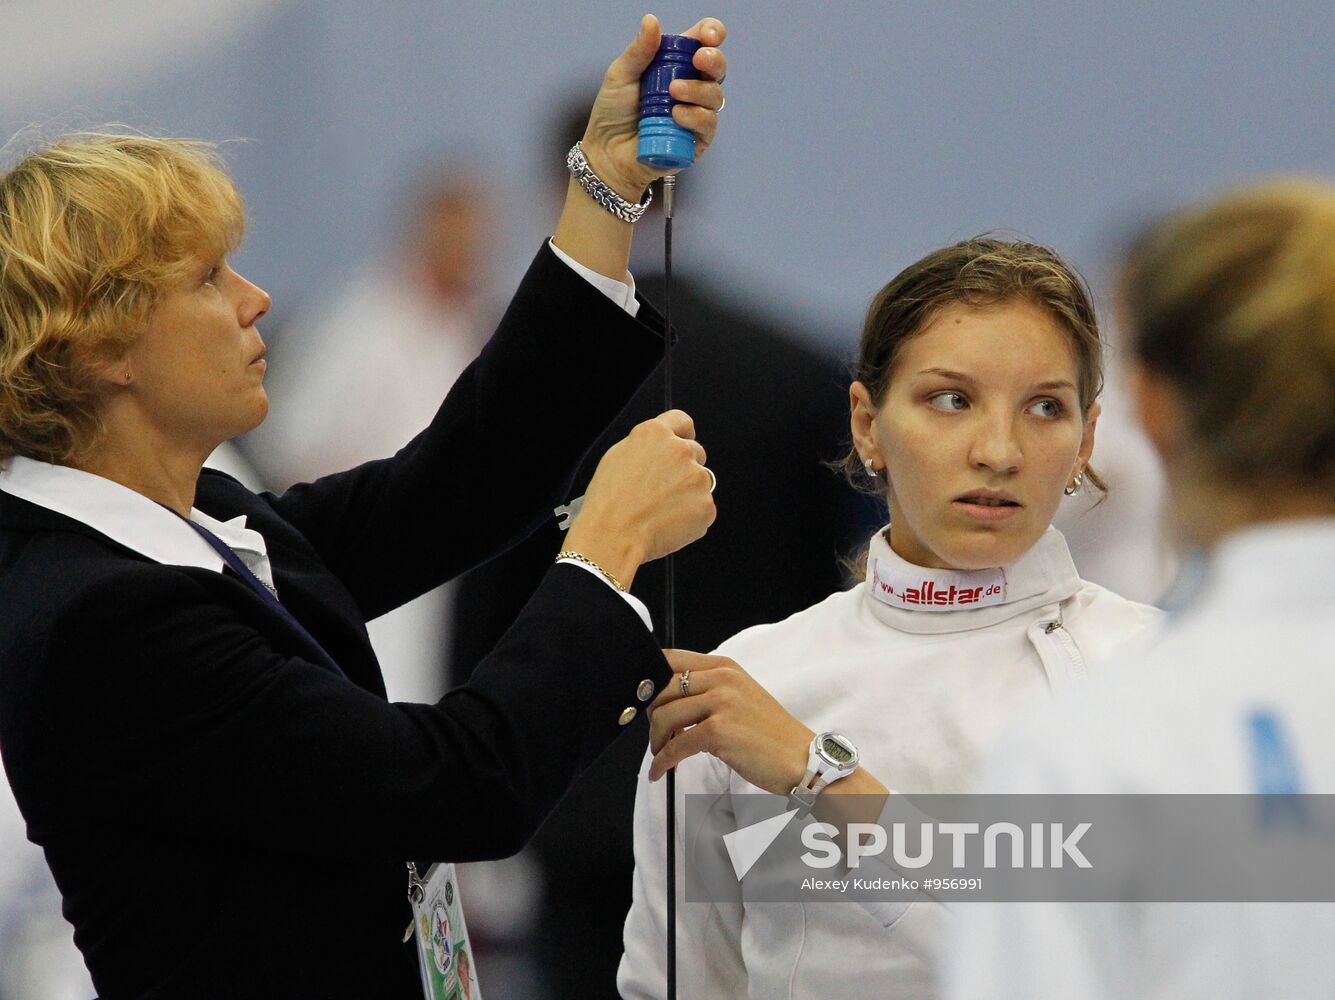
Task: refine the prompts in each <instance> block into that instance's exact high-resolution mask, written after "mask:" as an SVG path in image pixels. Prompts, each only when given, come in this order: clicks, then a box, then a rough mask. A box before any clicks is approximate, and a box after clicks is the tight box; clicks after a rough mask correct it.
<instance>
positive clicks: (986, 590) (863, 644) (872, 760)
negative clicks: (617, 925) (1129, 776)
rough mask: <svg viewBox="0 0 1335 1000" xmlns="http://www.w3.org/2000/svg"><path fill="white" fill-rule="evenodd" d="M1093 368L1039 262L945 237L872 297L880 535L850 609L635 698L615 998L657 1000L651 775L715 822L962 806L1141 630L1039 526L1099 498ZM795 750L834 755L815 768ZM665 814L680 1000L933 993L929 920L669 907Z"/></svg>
mask: <svg viewBox="0 0 1335 1000" xmlns="http://www.w3.org/2000/svg"><path fill="white" fill-rule="evenodd" d="M1101 365H1102V349H1101V342H1100V339H1099V335H1098V332H1097V328H1096V325H1095V317H1094V312H1093V309H1092V307H1091V305H1090V301H1089V297H1088V294H1087V292H1086V291H1085V289H1084V287H1083V285H1082V283H1081V281H1080V280H1079V278H1077V277H1076V276H1075V275H1074V274H1073V273H1072V271H1071V270H1070V269H1069V268H1068V267H1067V266H1066V265H1065V264H1064V263H1063V262H1062V261H1061V260H1060V258H1058V257H1057V255H1056V254H1054V253H1053V252H1052V251H1050V250H1048V249H1046V248H1044V247H1040V246H1035V245H1032V244H1025V243H1016V242H1008V241H1001V240H994V239H985V238H979V239H973V240H967V241H964V242H961V243H958V244H955V245H953V246H949V247H946V248H944V249H941V250H938V251H936V252H934V253H932V254H930V255H928V256H927V257H925V258H923V259H922V260H920V261H918V262H917V263H916V264H913V265H912V266H910V267H909V268H907V269H906V270H905V271H903V272H902V273H901V274H900V275H898V276H897V277H896V278H895V279H894V280H893V281H891V282H890V283H889V284H888V285H887V286H886V287H885V288H884V289H883V290H882V291H881V292H880V294H879V295H878V296H877V298H876V299H875V301H874V302H873V304H872V306H871V309H870V311H869V313H868V317H867V322H866V326H865V329H864V332H863V336H862V342H861V348H860V358H859V362H858V365H857V369H856V381H855V382H854V383H853V385H852V387H851V390H850V397H851V398H850V402H851V425H852V438H853V447H852V450H851V451H850V453H849V455H848V456H847V459H846V462H845V465H846V468H847V471H848V474H849V475H850V478H853V479H855V480H856V479H860V480H861V482H862V483H863V484H865V485H869V486H870V487H871V488H874V489H875V490H876V491H877V492H879V493H881V494H882V495H883V496H884V497H885V499H886V500H887V502H888V505H889V510H890V524H889V525H888V526H887V527H885V528H884V529H882V530H880V531H878V532H877V533H876V534H875V535H874V536H873V537H872V539H871V542H870V546H869V550H868V552H867V554H866V567H865V576H864V579H863V581H862V582H861V583H859V584H858V585H857V586H855V587H854V588H853V589H851V590H848V591H845V592H842V593H836V594H833V595H831V596H830V597H829V598H827V599H826V600H824V601H822V602H821V603H820V604H817V605H815V606H814V607H811V608H808V609H807V610H805V611H802V612H800V613H798V614H796V615H794V616H792V617H791V618H789V619H788V620H786V621H783V622H779V623H776V624H770V625H760V626H757V627H755V628H751V629H748V630H746V631H744V632H742V633H740V634H739V635H737V636H735V637H733V638H732V639H730V640H729V641H727V642H726V643H724V644H723V645H722V646H721V647H720V648H719V649H718V651H717V654H718V655H716V656H713V657H704V656H698V655H696V654H686V653H675V654H670V657H669V658H670V659H671V660H672V662H673V667H674V669H675V670H677V671H679V674H678V676H679V678H680V677H685V681H684V682H683V681H682V680H678V682H677V683H672V684H669V685H668V688H667V689H666V690H665V691H664V692H663V693H662V694H660V696H659V699H658V701H657V702H656V705H655V708H654V714H653V717H652V726H653V736H652V741H651V746H650V752H649V756H648V757H647V759H646V761H645V765H644V769H643V771H642V773H641V784H640V789H639V795H638V797H637V801H636V817H635V819H636V844H635V858H636V874H635V883H634V902H633V904H632V907H631V911H630V914H629V916H628V918H627V921H626V931H625V955H624V957H623V959H622V963H621V968H620V973H619V977H618V984H619V986H620V989H621V991H622V994H623V995H624V996H627V997H631V998H650V997H660V996H663V995H664V980H665V970H664V964H665V958H664V940H665V937H666V934H667V928H666V926H665V922H664V921H665V917H664V914H665V901H666V891H667V889H666V880H665V871H664V869H665V860H666V859H665V857H664V850H663V836H664V834H663V829H664V813H665V799H664V795H663V790H662V787H661V786H660V785H658V784H654V783H652V782H654V781H656V779H657V778H658V777H660V776H661V774H662V773H663V772H664V771H665V770H666V769H667V768H668V767H669V766H672V765H674V764H677V763H678V762H681V763H680V767H679V768H678V779H677V784H678V789H679V792H680V793H682V794H692V793H695V794H699V793H706V794H709V795H713V796H715V797H716V798H717V800H718V804H717V809H718V810H719V811H721V812H722V813H724V814H726V813H727V812H728V810H729V808H730V803H733V802H735V797H736V796H738V795H742V794H746V793H748V792H752V793H753V792H755V791H756V790H757V789H764V790H767V791H770V792H775V793H779V794H789V793H790V792H797V793H798V794H799V795H805V797H806V798H807V799H808V800H809V801H812V796H813V793H814V792H816V791H818V790H820V788H821V786H822V784H823V783H825V782H828V783H829V784H830V788H831V790H832V791H833V792H836V793H837V792H873V793H883V792H884V791H885V789H886V788H887V787H888V788H892V789H895V790H898V791H902V792H916V793H954V792H963V791H965V790H966V789H967V788H968V787H969V784H970V782H971V779H973V777H974V774H975V769H976V767H977V763H978V760H979V756H980V754H981V753H982V752H983V751H984V750H985V749H986V748H987V746H988V745H989V743H990V742H991V741H992V739H993V737H994V735H995V734H996V733H997V732H998V730H999V729H1000V728H1001V727H1002V726H1004V725H1005V724H1006V723H1007V721H1008V720H1010V719H1011V718H1012V717H1013V716H1014V715H1015V714H1016V713H1017V712H1019V711H1020V710H1021V709H1023V708H1024V707H1025V706H1027V705H1029V704H1031V703H1034V702H1037V701H1040V700H1042V699H1045V698H1047V697H1049V696H1051V695H1053V694H1054V693H1058V692H1061V691H1063V690H1064V689H1067V688H1069V687H1071V686H1072V685H1077V684H1079V683H1080V682H1081V681H1083V680H1084V679H1085V677H1086V676H1087V675H1088V674H1090V673H1093V672H1096V671H1097V670H1098V669H1099V663H1100V661H1101V660H1102V659H1104V657H1105V656H1106V655H1107V654H1109V653H1110V652H1111V651H1112V650H1113V649H1115V648H1116V647H1117V646H1119V645H1121V644H1123V643H1124V642H1126V641H1128V640H1130V639H1132V638H1134V637H1136V636H1137V635H1138V634H1140V633H1142V632H1144V631H1145V630H1146V629H1148V628H1150V627H1151V626H1152V625H1154V624H1155V622H1156V620H1157V619H1158V617H1159V613H1158V612H1157V611H1156V610H1155V609H1153V608H1149V607H1146V606H1144V605H1140V604H1135V603H1133V602H1131V601H1127V600H1125V599H1123V598H1120V597H1118V596H1117V595H1115V594H1112V593H1110V592H1108V591H1107V590H1104V589H1103V588H1101V587H1098V586H1096V585H1094V584H1091V583H1088V582H1085V581H1083V580H1081V579H1080V577H1079V575H1078V574H1077V572H1076V568H1075V566H1074V565H1073V564H1072V562H1071V557H1070V555H1069V553H1068V551H1067V547H1066V542H1065V540H1064V539H1063V537H1062V535H1061V534H1060V533H1059V532H1058V531H1057V530H1056V529H1055V528H1053V527H1052V526H1051V521H1052V517H1053V515H1054V513H1055V512H1056V510H1057V508H1058V506H1059V505H1060V503H1061V502H1062V498H1063V494H1064V493H1065V494H1067V495H1070V494H1073V493H1074V492H1075V491H1077V490H1079V489H1081V488H1084V489H1091V488H1092V489H1100V490H1101V489H1104V488H1105V487H1104V484H1103V483H1102V482H1101V481H1100V479H1099V478H1098V476H1097V475H1096V474H1095V473H1094V471H1093V470H1092V469H1091V468H1090V467H1089V460H1090V454H1091V452H1092V451H1093V447H1094V432H1095V425H1096V423H1097V419H1098V414H1099V404H1098V402H1097V401H1096V399H1097V396H1098V392H1099V388H1100V385H1101ZM776 500H777V498H776ZM801 529H802V526H801V525H793V530H794V531H800V530H801ZM775 544H782V539H776V540H775ZM687 670H689V671H690V673H689V674H686V673H685V671H687ZM762 688H763V690H762ZM766 691H767V692H768V694H765V692H766ZM781 706H782V707H781ZM799 720H800V721H799ZM687 727H691V728H687ZM816 734H821V736H822V737H823V739H822V741H820V742H817V743H816V745H817V746H819V745H820V744H821V743H824V744H825V745H826V746H827V747H828V748H829V750H831V751H832V752H833V754H834V758H835V759H834V760H832V761H830V762H827V763H826V764H825V765H823V766H821V765H820V763H819V760H818V755H816V754H814V753H810V748H811V747H812V746H813V738H814V737H815V736H816ZM828 734H833V735H832V736H828V738H826V737H827V735H828ZM852 747H855V748H856V750H857V753H858V755H859V758H860V759H859V766H858V767H857V768H856V769H855V770H853V771H852V773H851V774H846V773H845V772H846V771H847V767H846V766H843V767H841V766H839V760H838V759H837V758H839V757H841V756H842V757H845V758H846V757H847V756H848V755H849V751H850V750H851V748H852ZM701 750H705V751H708V753H700V751H701ZM693 755H694V756H693ZM809 756H810V757H811V760H812V761H813V762H816V763H817V765H818V766H816V767H815V768H812V769H809V768H808V763H809ZM688 757H689V759H686V758H688ZM813 771H814V772H816V773H815V774H813V773H812V772H813ZM873 775H874V777H873ZM799 786H804V787H802V788H799ZM830 795H831V791H826V792H823V793H822V798H823V799H825V801H826V802H829V801H830V799H829V796H830ZM677 819H678V824H679V826H680V829H679V836H678V839H677V846H678V852H679V858H678V869H679V871H680V872H681V873H682V874H681V875H680V876H679V884H678V897H679V902H678V911H677V912H678V967H679V983H680V995H681V996H682V997H684V998H689V1000H704V998H714V997H718V998H723V997H729V998H732V997H739V996H751V997H762V996H763V997H811V998H816V997H819V998H822V1000H828V998H831V997H835V998H857V1000H862V998H866V997H870V996H885V995H889V994H893V995H894V996H896V997H903V998H916V997H929V996H933V995H934V993H935V990H936V987H935V983H934V976H933V974H932V956H933V953H934V951H935V950H936V948H937V945H938V942H939V940H940V938H941V932H942V929H943V923H944V921H945V920H946V918H947V913H946V910H945V909H944V908H943V907H942V906H941V905H940V904H937V903H933V902H919V903H913V904H911V905H907V906H901V907H897V908H893V912H890V913H888V914H887V913H881V914H879V915H877V914H873V913H872V912H871V911H870V910H869V909H866V908H863V907H861V906H858V905H855V904H850V903H835V902H822V903H799V902H788V903H763V904H743V903H732V902H723V903H706V902H690V903H688V902H686V901H685V898H684V892H683V888H682V887H683V885H684V883H685V881H686V879H687V878H689V877H690V875H691V872H690V870H689V866H690V865H691V864H692V850H691V831H690V830H689V829H687V828H686V827H685V822H686V810H678V812H677Z"/></svg>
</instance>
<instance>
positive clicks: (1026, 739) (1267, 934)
mask: <svg viewBox="0 0 1335 1000" xmlns="http://www.w3.org/2000/svg"><path fill="white" fill-rule="evenodd" d="M1122 284H1123V294H1122V298H1123V301H1124V302H1125V309H1126V314H1127V320H1128V325H1129V327H1130V329H1131V332H1132V334H1133V346H1134V352H1135V364H1134V368H1133V372H1134V378H1133V384H1134V385H1135V388H1136V395H1137V401H1138V404H1137V405H1138V410H1139V415H1140V420H1141V423H1142V425H1143V426H1144V428H1145V430H1146V432H1147V434H1148V435H1149V438H1150V440H1151V441H1152V442H1153V443H1154V446H1155V448H1156V450H1157V451H1158V452H1159V454H1160V456H1161V457H1162V458H1163V461H1164V466H1165V468H1166V469H1167V470H1168V480H1169V494H1170V501H1171V502H1170V512H1171V521H1172V525H1173V528H1174V531H1175V533H1176V534H1177V535H1178V536H1179V537H1180V538H1181V539H1182V541H1183V542H1184V543H1185V544H1186V545H1188V546H1191V547H1193V548H1194V549H1196V550H1197V551H1198V552H1199V553H1200V554H1199V555H1198V557H1197V563H1196V569H1197V571H1196V573H1195V574H1193V580H1194V587H1193V588H1192V591H1191V593H1190V594H1189V595H1184V597H1183V600H1182V601H1181V607H1180V608H1179V610H1178V611H1177V613H1176V614H1175V615H1174V616H1173V617H1172V618H1171V619H1170V622H1169V625H1168V627H1167V629H1166V630H1165V633H1164V635H1163V638H1162V641H1161V642H1160V643H1159V644H1158V645H1157V646H1155V647H1154V648H1153V649H1152V650H1151V651H1150V652H1149V653H1147V654H1144V655H1141V656H1139V657H1137V661H1136V662H1134V663H1130V662H1128V663H1127V664H1126V668H1125V669H1122V670H1118V671H1117V672H1115V674H1114V675H1113V676H1112V677H1111V678H1109V680H1108V681H1107V683H1105V684H1100V685H1099V686H1098V687H1097V688H1095V689H1091V690H1090V691H1089V692H1087V693H1086V694H1084V695H1082V696H1081V697H1080V698H1079V699H1076V700H1073V701H1071V702H1068V703H1067V704H1065V705H1063V706H1060V708H1059V709H1054V710H1053V711H1052V712H1051V713H1048V714H1047V716H1046V717H1044V718H1041V719H1039V720H1031V724H1030V725H1029V726H1027V727H1022V728H1020V729H1018V730H1017V731H1016V732H1015V733H1014V734H1013V735H1012V736H1011V737H1009V738H1007V739H1005V740H1004V741H1003V743H1002V744H1001V746H1000V747H999V749H998V751H997V753H996V756H995V758H994V759H992V760H991V761H990V762H989V763H988V765H987V768H986V771H985V777H984V779H983V782H982V788H983V790H985V791H997V792H1036V793H1037V792H1055V793H1066V792H1071V793H1076V792H1079V793H1084V792H1098V793H1103V792H1112V793H1129V794H1137V793H1153V794H1174V793H1176V794H1183V793H1186V794H1200V793H1222V794H1249V793H1257V794H1267V793H1280V794H1293V793H1312V794H1321V795H1328V794H1331V793H1335V738H1332V732H1333V730H1332V727H1331V706H1332V705H1335V669H1332V668H1333V667H1335V653H1332V650H1335V615H1332V613H1331V609H1332V606H1333V605H1332V594H1335V185H1332V184H1330V183H1319V182H1308V181H1305V182H1298V181H1275V182H1270V183H1268V184H1265V185H1260V186H1255V187H1251V188H1247V189H1243V190H1239V191H1236V192H1232V193H1229V194H1227V195H1224V196H1222V197H1220V198H1218V199H1216V200H1214V201H1211V202H1209V203H1206V204H1204V205H1200V206H1193V207H1191V208H1188V209H1186V210H1184V211H1181V212H1178V213H1175V214H1172V215H1170V216H1168V217H1167V218H1165V219H1163V220H1161V221H1160V222H1159V223H1157V224H1156V225H1155V226H1154V227H1152V228H1151V229H1150V230H1149V232H1148V233H1147V234H1146V235H1145V236H1144V237H1143V238H1142V239H1141V240H1140V241H1139V242H1138V244H1137V245H1136V248H1135V249H1134V250H1133V252H1132V254H1131V257H1130V259H1129V261H1128V263H1127V266H1126V268H1125V273H1124V277H1123V282H1122ZM1315 832H1316V834H1317V835H1320V836H1324V837H1325V838H1326V840H1325V845H1326V846H1325V848H1323V849H1324V850H1326V852H1327V854H1328V856H1335V843H1333V842H1332V841H1331V839H1330V831H1329V830H1326V831H1324V832H1322V831H1315ZM1138 846H1139V845H1138ZM1145 846H1146V847H1147V848H1148V847H1149V845H1145ZM1159 846H1161V847H1162V846H1163V845H1159ZM1169 846H1171V845H1169ZM960 910H961V912H960V919H959V921H958V925H957V933H956V934H955V936H954V939H953V942H952V945H951V947H950V949H949V952H948V960H947V973H946V980H947V983H948V987H949V988H948V993H949V995H950V996H951V997H954V998H958V1000H965V998H967V1000H985V998H989V997H998V998H1000V997H1027V998H1042V997H1054V998H1055V997H1060V998H1062V1000H1074V998H1095V997H1097V998H1114V997H1118V998H1121V997H1125V998H1132V997H1134V998H1136V1000H1147V998H1157V997H1172V998H1174V1000H1182V998H1190V997H1201V998H1205V997H1209V998H1212V1000H1216V998H1226V997H1262V996H1271V997H1286V998H1306V997H1313V998H1315V997H1330V996H1335V960H1333V959H1332V954H1335V953H1333V952H1332V949H1331V941H1333V940H1335V904H1331V903H1302V904H1297V903H1278V902H1269V903H1153V904H1145V903H1141V904H1133V903H1117V902H1108V903H1102V904H1090V903H1081V904H1078V905H1073V904H1057V903H1032V904H1023V905H1021V904H1011V905H1004V904H985V905H984V904H979V905H971V906H964V907H961V908H960Z"/></svg>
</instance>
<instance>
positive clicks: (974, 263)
mask: <svg viewBox="0 0 1335 1000" xmlns="http://www.w3.org/2000/svg"><path fill="white" fill-rule="evenodd" d="M1015 299H1023V300H1024V301H1027V302H1031V303H1033V304H1034V305H1036V306H1038V307H1039V308H1040V309H1042V310H1044V311H1045V312H1046V313H1048V314H1049V315H1050V316H1051V317H1052V318H1053V319H1055V320H1056V321H1057V323H1058V324H1059V325H1060V326H1061V328H1062V329H1063V330H1065V331H1066V333H1067V335H1068V336H1069V337H1070V341H1071V349H1072V350H1073V351H1074V353H1075V358H1076V383H1077V390H1078V394H1079V396H1080V408H1081V410H1082V412H1083V413H1084V414H1088V413H1089V408H1090V407H1091V406H1093V405H1094V401H1095V400H1096V399H1097V398H1098V395H1099V393H1100V392H1102V391H1103V340H1102V338H1101V337H1100V335H1099V327H1098V320H1097V318H1096V316H1095V313H1094V305H1093V302H1092V300H1091V296H1090V294H1089V289H1088V288H1087V287H1086V285H1085V282H1084V281H1083V280H1082V279H1081V277H1080V275H1079V274H1078V273H1077V272H1076V271H1075V269H1074V268H1072V267H1071V266H1070V265H1069V264H1067V263H1066V262H1065V261H1064V260H1062V258H1061V257H1060V256H1059V255H1058V254H1057V252H1056V251H1055V250H1051V249H1049V248H1048V247H1045V246H1041V245H1039V244H1037V243H1025V242H1022V241H1019V240H1003V239H996V238H993V237H989V236H976V237H974V238H973V239H968V240H961V241H960V242H959V243H952V244H951V245H950V246H947V247H942V248H941V249H940V250H934V251H932V252H931V253H929V254H928V255H927V256H926V257H923V258H922V259H921V260H918V261H916V262H914V263H912V264H910V265H909V266H908V267H906V268H904V270H902V271H900V272H899V274H897V275H895V277H894V278H892V279H891V280H890V282H889V284H887V285H886V286H885V287H884V288H882V289H881V290H880V291H879V292H877V293H876V298H875V299H873V300H872V304H871V307H870V308H869V309H868V310H867V319H866V323H865V324H864V325H863V328H862V340H861V342H860V343H859V346H858V360H857V363H856V364H855V365H854V366H853V373H852V374H853V378H854V379H856V380H857V381H859V382H861V383H862V384H863V385H865V386H866V387H867V392H868V393H869V394H870V396H871V400H872V403H873V404H875V405H878V406H879V405H880V403H881V401H882V400H883V399H884V398H885V394H886V392H887V391H888V390H889V388H890V381H891V378H892V377H893V374H894V367H895V361H896V360H897V359H898V357H899V355H900V352H901V351H902V350H903V349H904V345H905V344H906V343H907V342H908V341H909V340H910V339H912V338H913V337H914V336H915V335H916V334H918V333H919V332H921V331H922V330H923V329H924V328H925V327H926V326H927V325H928V324H929V323H930V322H931V321H932V319H933V318H934V317H935V316H936V315H937V313H938V312H940V310H942V309H944V308H945V307H946V306H949V305H952V304H954V303H957V302H959V303H964V304H965V305H970V306H990V305H997V304H999V303H1002V302H1006V301H1009V300H1015ZM841 467H842V469H843V472H844V475H845V477H846V478H847V479H848V481H849V482H850V483H851V484H853V485H854V486H855V487H856V488H858V489H863V490H866V491H868V492H875V493H877V494H878V495H879V494H880V493H881V492H882V491H883V487H882V486H881V484H880V483H877V484H876V486H875V487H871V488H869V487H868V485H867V477H866V475H865V474H864V473H863V469H862V460H861V458H860V457H859V455H858V452H857V449H856V448H850V449H849V451H848V454H847V455H845V456H844V460H843V462H842V463H841ZM887 471H888V470H887ZM1085 476H1086V478H1087V479H1088V480H1089V483H1090V485H1091V486H1092V487H1093V488H1094V489H1096V490H1098V491H1099V492H1101V493H1107V489H1108V488H1107V486H1106V484H1105V483H1104V482H1103V480H1102V479H1100V478H1099V475H1098V473H1096V472H1095V471H1094V469H1093V468H1092V467H1087V468H1086V469H1085Z"/></svg>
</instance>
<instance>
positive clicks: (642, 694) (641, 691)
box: [635, 680, 654, 701]
mask: <svg viewBox="0 0 1335 1000" xmlns="http://www.w3.org/2000/svg"><path fill="white" fill-rule="evenodd" d="M653 696H654V682H653V681H649V680H645V681H640V686H639V687H637V688H636V689H635V697H636V698H639V699H640V701H648V700H649V699H650V698H652V697H653Z"/></svg>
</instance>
